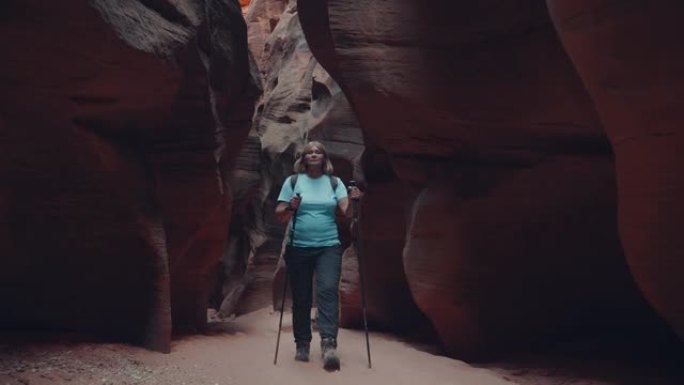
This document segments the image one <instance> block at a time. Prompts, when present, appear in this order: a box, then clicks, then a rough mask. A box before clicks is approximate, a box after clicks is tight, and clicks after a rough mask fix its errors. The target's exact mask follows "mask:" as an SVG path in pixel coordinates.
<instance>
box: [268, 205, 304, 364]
mask: <svg viewBox="0 0 684 385" xmlns="http://www.w3.org/2000/svg"><path fill="white" fill-rule="evenodd" d="M297 196H299V193H297ZM296 219H297V210H295V211H293V212H292V231H290V239H288V242H290V246H292V244H293V243H292V242H293V241H294V233H295V232H294V231H295V224H296V221H295V220H296ZM284 258H285V255H284V254H283V259H284ZM288 275H289V274H288V271H287V265H286V266H285V284H283V300H282V301H281V303H280V321H279V322H278V338H277V339H276V348H275V357H274V358H273V365H277V364H278V348H279V347H280V331H281V330H282V329H283V313H284V312H285V297H286V296H287V278H288V277H287V276H288Z"/></svg>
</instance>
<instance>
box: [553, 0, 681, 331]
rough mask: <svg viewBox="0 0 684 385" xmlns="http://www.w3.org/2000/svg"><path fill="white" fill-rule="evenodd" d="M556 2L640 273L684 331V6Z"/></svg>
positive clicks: (655, 301) (630, 255) (649, 292)
mask: <svg viewBox="0 0 684 385" xmlns="http://www.w3.org/2000/svg"><path fill="white" fill-rule="evenodd" d="M548 4H549V8H550V12H551V15H552V16H553V19H554V22H555V26H556V28H557V30H558V32H559V34H560V37H561V39H562V41H563V43H564V45H565V49H566V50H567V52H568V54H569V55H570V58H571V59H572V60H573V63H574V64H575V67H576V68H577V71H578V73H579V74H580V76H581V78H582V81H583V82H584V84H585V86H586V88H587V90H588V91H589V94H590V95H591V98H592V100H593V101H594V104H595V105H596V107H597V110H598V112H599V115H600V117H601V120H602V122H603V123H604V125H605V128H606V132H607V134H608V137H609V138H610V140H611V143H612V145H613V150H614V152H615V162H616V172H617V180H618V186H617V187H618V189H617V191H618V202H619V204H620V205H619V219H620V221H619V226H620V239H621V240H622V244H623V246H624V248H625V255H626V257H627V261H628V262H629V266H630V268H631V270H632V274H633V275H634V277H635V279H636V282H637V283H638V284H639V287H640V288H641V290H642V292H643V293H644V294H645V295H646V298H647V299H648V300H649V301H650V303H651V304H652V305H653V307H654V308H655V309H656V310H657V311H658V313H659V314H661V315H662V316H663V318H665V319H666V320H667V321H668V322H669V323H670V325H672V326H673V327H674V329H675V330H676V331H677V333H678V334H679V336H680V338H682V339H684V302H683V301H682V300H681V295H682V293H684V281H683V280H682V279H681V277H682V274H684V237H682V236H681V234H680V230H679V229H681V228H682V227H683V226H684V202H683V201H682V198H681V197H682V196H684V151H682V148H683V147H684V132H683V129H682V122H684V98H682V93H683V92H684V78H683V77H682V70H684V52H682V50H681V47H680V43H679V36H681V35H680V34H681V33H683V31H684V27H682V23H681V21H682V19H683V18H684V9H682V6H681V3H680V2H677V1H667V0H664V1H632V2H626V1H625V2H610V1H605V0H586V1H562V0H561V1H559V0H553V1H548Z"/></svg>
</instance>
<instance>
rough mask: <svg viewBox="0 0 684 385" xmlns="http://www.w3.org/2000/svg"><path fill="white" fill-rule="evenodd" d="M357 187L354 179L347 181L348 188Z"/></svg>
mask: <svg viewBox="0 0 684 385" xmlns="http://www.w3.org/2000/svg"><path fill="white" fill-rule="evenodd" d="M353 187H358V186H357V184H356V181H355V180H354V179H352V180H350V181H349V188H353ZM352 200H355V201H358V200H359V198H352Z"/></svg>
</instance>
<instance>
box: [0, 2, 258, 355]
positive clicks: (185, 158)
mask: <svg viewBox="0 0 684 385" xmlns="http://www.w3.org/2000/svg"><path fill="white" fill-rule="evenodd" d="M1 8H2V18H0V32H1V33H0V36H1V37H0V42H1V44H2V47H3V52H4V53H5V57H6V58H7V59H6V60H3V62H2V63H1V64H0V68H1V69H2V71H1V72H2V73H3V79H2V84H3V86H2V91H0V106H1V107H0V108H1V110H0V120H1V121H2V124H3V126H2V146H3V148H2V151H0V153H2V154H3V155H2V157H3V159H2V162H1V163H2V165H0V172H1V175H2V179H3V180H4V181H5V183H3V185H2V188H0V191H2V193H0V197H2V204H1V205H0V207H1V208H2V214H1V215H0V217H1V218H2V222H1V224H0V228H1V230H0V233H2V234H3V235H2V237H1V238H0V239H1V241H0V254H1V255H2V260H1V261H0V264H1V265H0V282H1V285H2V286H1V287H0V306H2V309H3V311H2V315H1V316H0V326H2V327H3V328H12V329H17V328H40V329H59V330H64V329H66V330H75V331H84V332H92V333H96V334H98V335H102V336H105V337H107V338H113V339H116V340H124V341H131V342H134V343H139V344H143V345H145V346H147V347H150V348H153V349H157V350H161V351H168V350H169V347H170V337H171V331H172V330H171V329H172V328H173V330H174V331H191V330H197V329H201V328H202V327H204V325H205V324H206V306H207V301H208V296H209V291H210V289H211V283H212V281H213V276H214V269H215V268H216V265H217V263H218V260H219V257H220V254H221V247H222V244H223V242H224V240H225V238H226V235H227V227H228V223H229V216H230V210H231V207H230V197H231V194H230V186H228V184H227V183H226V181H225V180H223V179H222V178H221V177H220V176H221V173H220V169H221V168H226V167H228V166H229V165H230V162H231V161H232V159H233V158H234V156H235V155H236V154H237V152H238V149H239V148H240V147H241V144H242V141H243V140H244V138H245V137H246V135H247V132H248V128H249V119H250V118H251V114H252V112H251V111H252V108H253V99H254V97H255V91H256V89H255V88H254V84H253V83H252V84H251V85H250V73H249V65H248V55H247V47H246V31H245V24H244V21H243V19H242V15H241V12H240V8H239V5H238V3H237V1H230V2H224V1H219V0H205V1H200V2H194V1H193V2H191V1H173V2H170V1H133V0H131V1H124V2H121V1H113V0H93V1H73V2H69V3H59V2H42V1H10V2H5V3H4V4H3V5H2V6H1Z"/></svg>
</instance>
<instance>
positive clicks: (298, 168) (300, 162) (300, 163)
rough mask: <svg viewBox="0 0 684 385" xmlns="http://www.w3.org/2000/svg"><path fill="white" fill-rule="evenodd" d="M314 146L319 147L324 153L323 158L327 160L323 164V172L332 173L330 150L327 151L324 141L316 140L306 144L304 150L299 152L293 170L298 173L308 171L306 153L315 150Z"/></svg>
mask: <svg viewBox="0 0 684 385" xmlns="http://www.w3.org/2000/svg"><path fill="white" fill-rule="evenodd" d="M314 148H317V149H319V150H320V151H321V152H322V153H323V159H324V161H325V163H324V164H323V173H324V174H328V175H332V173H333V165H332V163H331V162H330V158H328V151H326V149H325V146H324V145H323V143H321V142H318V141H315V140H314V141H311V142H309V143H307V144H305V145H304V148H302V151H300V152H298V153H297V157H296V159H295V162H294V167H293V168H292V169H293V171H294V172H296V173H302V172H306V162H305V161H304V154H306V153H307V152H309V151H311V150H313V149H314Z"/></svg>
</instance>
